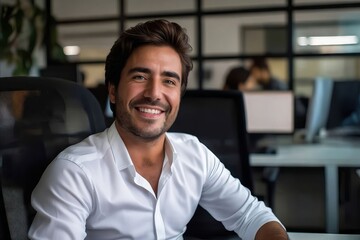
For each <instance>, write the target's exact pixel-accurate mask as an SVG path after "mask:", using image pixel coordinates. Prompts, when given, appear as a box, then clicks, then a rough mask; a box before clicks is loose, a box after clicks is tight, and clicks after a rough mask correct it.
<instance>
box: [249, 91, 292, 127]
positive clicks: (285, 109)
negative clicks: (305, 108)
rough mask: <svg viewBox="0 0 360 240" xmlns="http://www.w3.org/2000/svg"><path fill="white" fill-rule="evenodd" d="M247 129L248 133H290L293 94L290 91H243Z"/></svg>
mask: <svg viewBox="0 0 360 240" xmlns="http://www.w3.org/2000/svg"><path fill="white" fill-rule="evenodd" d="M243 95H244V100H245V108H246V122H247V131H248V133H250V134H252V133H253V134H292V133H293V132H294V94H293V92H292V91H247V92H243Z"/></svg>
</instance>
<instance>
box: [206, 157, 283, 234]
mask: <svg viewBox="0 0 360 240" xmlns="http://www.w3.org/2000/svg"><path fill="white" fill-rule="evenodd" d="M207 161H208V170H207V171H208V176H207V179H206V182H205V185H204V188H203V193H202V197H201V199H200V205H201V206H202V207H203V208H205V209H206V210H207V211H208V212H209V213H210V214H211V215H212V216H213V217H214V218H215V219H217V220H218V221H221V222H222V223H223V224H224V226H225V228H226V229H227V230H229V231H235V232H236V233H237V234H238V235H239V236H240V237H241V238H242V239H255V235H256V233H257V231H258V230H259V228H260V227H261V226H262V225H264V224H265V223H267V222H271V221H276V222H279V223H280V221H279V220H278V218H277V217H276V216H275V215H274V214H273V212H272V210H271V209H270V208H268V207H266V206H265V204H264V203H263V202H262V201H259V200H258V199H257V198H256V197H254V196H253V195H252V194H251V192H250V190H249V189H247V188H246V187H244V186H243V185H242V184H241V182H240V181H239V179H237V178H234V177H233V176H232V175H231V174H230V172H229V170H228V169H226V168H225V167H224V165H223V164H222V163H221V162H220V161H219V159H218V158H217V157H216V156H214V155H213V154H212V153H209V154H208V159H207ZM280 224H281V223H280Z"/></svg>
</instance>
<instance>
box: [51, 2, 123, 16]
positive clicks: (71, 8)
mask: <svg viewBox="0 0 360 240" xmlns="http://www.w3.org/2000/svg"><path fill="white" fill-rule="evenodd" d="M51 4H52V13H53V16H54V17H55V18H56V19H61V20H65V19H72V18H76V19H79V18H94V17H106V16H115V15H118V11H119V7H118V6H119V5H118V0H106V4H104V1H103V0H86V1H83V0H56V1H51Z"/></svg>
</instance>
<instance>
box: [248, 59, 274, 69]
mask: <svg viewBox="0 0 360 240" xmlns="http://www.w3.org/2000/svg"><path fill="white" fill-rule="evenodd" d="M254 68H259V69H262V70H267V71H270V68H269V64H268V63H267V61H266V59H265V58H263V57H257V58H254V59H253V61H252V64H251V66H250V71H251V70H252V69H254Z"/></svg>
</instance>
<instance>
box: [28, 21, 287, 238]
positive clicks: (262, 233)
mask: <svg viewBox="0 0 360 240" xmlns="http://www.w3.org/2000/svg"><path fill="white" fill-rule="evenodd" d="M190 49H191V47H190V45H189V44H188V37H187V35H186V34H185V32H184V30H183V29H182V28H181V27H180V26H179V25H178V24H176V23H170V22H168V21H165V20H155V21H149V22H146V23H144V24H139V25H137V26H135V27H133V28H130V29H129V30H127V31H125V32H124V33H123V34H122V35H121V36H120V38H119V39H118V40H117V41H116V42H115V44H114V46H113V47H112V49H111V51H110V53H109V55H108V57H107V60H106V66H105V71H106V72H105V78H106V84H107V86H108V92H109V96H110V101H111V106H112V109H113V110H114V114H115V122H114V124H113V125H112V126H111V127H110V128H109V129H107V130H105V131H104V132H102V133H99V134H95V135H92V136H90V137H89V138H87V139H85V140H84V141H82V142H81V143H79V144H76V145H74V146H71V147H69V148H68V149H66V150H65V151H63V152H62V153H60V154H59V156H57V158H56V159H55V160H54V161H53V162H52V163H51V165H50V166H49V167H48V169H47V170H46V171H45V173H44V175H43V177H42V179H41V180H40V182H39V184H38V186H37V187H36V188H35V190H34V192H33V196H32V205H33V206H34V208H35V209H36V211H37V215H36V217H35V219H34V221H33V224H32V226H31V228H30V231H29V236H30V238H31V239H44V238H45V239H61V240H67V239H71V240H74V239H84V238H86V239H146V240H148V239H182V235H183V233H184V232H185V230H186V224H187V223H188V222H189V220H190V219H191V217H192V215H193V213H194V211H195V209H196V207H197V205H198V204H199V202H200V204H202V206H203V207H204V208H205V209H207V210H209V211H210V212H211V213H212V214H213V215H214V216H215V217H216V218H217V219H219V220H222V221H223V223H224V224H225V226H226V227H227V228H228V229H230V230H234V231H236V232H237V233H238V234H239V235H240V236H241V237H242V238H243V239H254V238H255V236H256V239H277V240H280V239H287V235H286V232H285V230H284V228H283V227H282V225H281V224H280V223H279V221H278V220H277V218H276V217H275V216H274V215H273V213H272V212H271V210H270V209H268V208H266V207H265V206H264V204H263V203H262V202H258V201H257V199H256V198H254V197H252V196H251V195H250V192H249V191H248V190H247V189H246V188H245V187H244V186H242V185H241V184H240V182H239V180H238V179H235V178H233V177H232V176H231V175H230V173H229V171H228V170H226V169H225V168H224V166H223V164H221V162H220V161H219V160H218V159H217V158H216V157H215V156H214V155H213V154H212V153H211V152H210V151H209V150H208V149H207V148H206V147H205V146H204V145H202V144H201V143H199V141H198V140H197V138H195V137H193V136H190V135H186V134H176V133H166V131H167V130H168V129H169V128H170V126H171V125H172V123H173V122H174V121H175V118H176V115H177V113H178V109H179V105H180V98H181V95H182V93H183V92H184V91H185V88H186V84H187V78H188V74H189V71H190V70H191V68H192V63H191V60H190V57H189V55H188V52H189V51H190Z"/></svg>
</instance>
